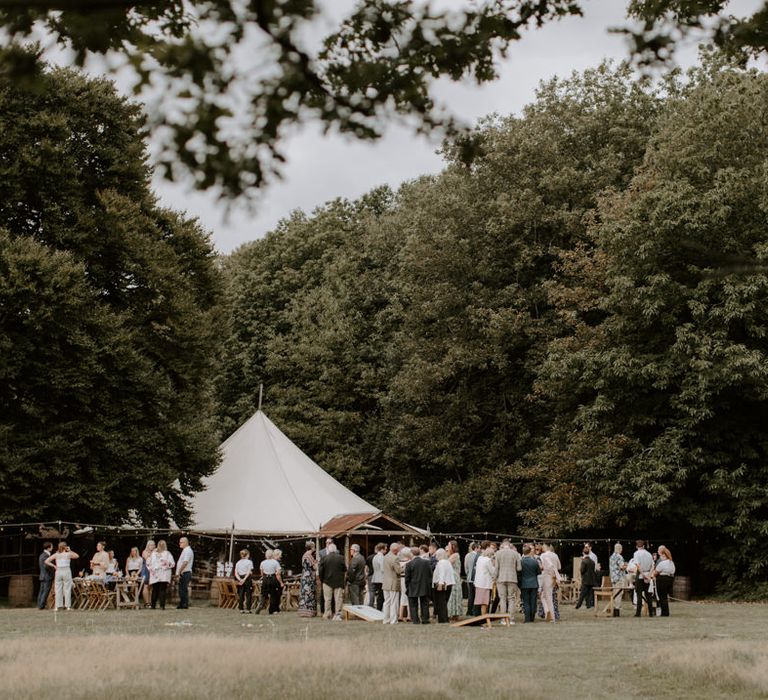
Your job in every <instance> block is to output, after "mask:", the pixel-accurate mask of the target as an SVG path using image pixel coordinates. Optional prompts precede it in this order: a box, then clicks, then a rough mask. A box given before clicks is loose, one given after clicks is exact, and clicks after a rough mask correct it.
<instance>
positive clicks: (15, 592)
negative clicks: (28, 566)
mask: <svg viewBox="0 0 768 700" xmlns="http://www.w3.org/2000/svg"><path fill="white" fill-rule="evenodd" d="M34 594H35V577H34V576H29V575H27V576H21V575H19V576H11V579H10V581H9V582H8V603H9V605H10V606H11V607H12V608H26V607H29V606H30V605H32V603H33V602H34V599H35V598H34Z"/></svg>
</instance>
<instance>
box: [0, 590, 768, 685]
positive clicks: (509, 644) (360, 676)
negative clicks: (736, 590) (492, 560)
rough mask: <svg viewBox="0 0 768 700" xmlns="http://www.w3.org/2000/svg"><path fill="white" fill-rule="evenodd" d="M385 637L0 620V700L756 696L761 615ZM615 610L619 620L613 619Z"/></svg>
mask: <svg viewBox="0 0 768 700" xmlns="http://www.w3.org/2000/svg"><path fill="white" fill-rule="evenodd" d="M562 612H563V620H562V621H561V622H560V623H559V624H556V625H552V624H545V623H543V622H542V623H536V624H533V625H522V624H520V623H518V624H517V625H515V626H514V627H512V628H509V629H507V628H502V627H496V628H493V629H481V628H461V629H453V628H450V627H448V626H447V625H437V624H433V625H431V626H429V627H426V626H418V627H417V626H416V625H409V624H404V623H403V624H398V625H396V626H394V627H390V626H385V625H381V624H368V623H365V622H349V623H344V622H324V621H322V620H319V619H313V620H305V619H302V618H299V617H298V616H297V615H296V614H295V613H281V614H280V615H277V616H272V617H269V616H266V615H265V614H263V613H262V615H259V616H255V615H240V614H238V613H237V612H235V611H227V610H218V609H216V608H209V607H198V608H192V609H190V610H186V611H177V610H167V611H164V612H161V611H150V610H140V611H119V612H118V611H109V612H102V613H91V612H87V611H74V612H70V613H58V614H56V613H53V612H50V611H37V610H10V609H3V610H0V697H2V698H14V699H19V700H21V699H25V698H35V700H46V699H47V698H61V697H66V698H89V700H90V699H92V698H94V697H99V698H104V697H106V698H109V699H110V700H122V699H123V698H130V699H131V700H154V699H155V698H158V699H159V698H163V699H164V700H176V699H177V698H178V699H181V698H184V699H187V698H191V699H196V698H219V697H221V698H280V699H281V700H282V699H291V698H339V699H346V698H356V699H357V700H362V699H363V698H442V699H444V698H477V700H490V699H493V698H517V697H519V698H526V699H528V698H532V699H535V698H548V699H549V700H552V698H586V697H589V698H603V697H614V698H615V697H619V698H660V697H661V698H699V699H700V698H720V697H726V696H730V697H733V696H737V697H739V698H752V697H754V698H758V697H768V642H766V641H764V640H765V639H766V628H767V627H768V606H763V605H757V604H752V605H750V604H735V603H719V604H706V603H679V604H677V605H674V606H673V608H672V617H670V618H655V619H648V618H642V619H634V618H632V617H622V618H620V619H595V618H594V617H593V616H592V615H591V613H590V612H588V611H585V610H579V611H575V610H573V608H571V607H564V608H563V610H562ZM626 612H629V611H627V610H625V613H626Z"/></svg>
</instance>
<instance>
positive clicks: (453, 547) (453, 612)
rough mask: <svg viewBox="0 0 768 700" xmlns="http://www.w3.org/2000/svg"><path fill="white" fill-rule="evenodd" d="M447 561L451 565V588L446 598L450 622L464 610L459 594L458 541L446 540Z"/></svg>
mask: <svg viewBox="0 0 768 700" xmlns="http://www.w3.org/2000/svg"><path fill="white" fill-rule="evenodd" d="M447 554H448V561H449V562H451V566H452V567H453V588H451V597H450V598H449V599H448V617H449V618H450V620H451V622H456V621H457V620H458V619H459V618H460V617H461V614H462V612H463V611H464V597H463V596H462V594H461V555H460V554H459V543H458V542H457V541H456V540H451V541H450V542H448V548H447Z"/></svg>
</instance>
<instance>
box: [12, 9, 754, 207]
mask: <svg viewBox="0 0 768 700" xmlns="http://www.w3.org/2000/svg"><path fill="white" fill-rule="evenodd" d="M587 4H588V2H587V0H515V1H514V2H512V1H506V0H505V1H504V2H485V3H482V2H474V1H473V0H464V1H463V2H453V3H451V6H450V8H448V9H444V8H441V7H440V6H439V5H438V4H436V3H430V2H421V1H416V0H358V2H357V3H356V4H355V6H354V9H353V10H352V11H351V12H350V13H349V14H348V15H347V16H346V17H344V18H343V19H342V20H341V21H340V23H339V24H338V26H336V27H335V28H334V29H333V30H332V31H330V33H329V34H328V35H327V36H326V37H325V38H324V39H323V40H322V41H318V42H315V43H314V44H313V42H311V41H308V40H307V36H308V33H311V32H312V31H315V30H313V29H311V28H309V27H310V23H311V22H312V21H313V20H314V19H316V18H317V17H318V16H319V15H321V14H322V11H323V3H322V2H321V1H320V0H248V1H245V0H168V1H167V2H162V3H158V2H142V1H141V0H0V27H2V28H3V29H4V30H5V31H6V32H7V33H8V34H9V35H10V37H11V39H12V41H11V42H10V43H9V44H8V45H7V46H6V47H5V48H4V49H2V50H0V68H2V69H3V70H4V71H5V73H6V74H7V75H8V76H10V77H11V78H12V79H15V80H22V79H25V78H29V77H30V76H34V75H35V68H36V65H35V64H36V60H37V59H36V58H35V56H34V55H30V54H29V53H28V52H27V51H25V50H24V49H23V45H24V44H25V43H27V42H28V41H29V40H30V38H33V37H39V35H40V33H41V32H43V33H44V34H45V35H46V36H47V37H50V38H51V39H52V40H53V41H54V42H56V43H57V44H58V45H60V46H62V47H65V48H68V49H71V50H72V51H73V52H74V56H75V61H76V62H77V63H78V64H79V65H82V64H83V62H84V61H85V59H86V57H88V56H89V55H97V56H102V57H105V58H106V61H105V63H103V64H102V65H103V67H104V68H106V69H108V70H112V71H113V72H115V73H118V72H119V73H120V74H121V75H122V76H126V75H132V76H133V80H134V84H135V89H136V91H137V93H141V94H142V96H143V97H144V98H145V99H146V100H147V101H148V102H149V103H150V105H151V107H150V109H149V117H150V123H149V124H150V128H151V129H152V131H153V133H154V134H155V137H156V139H157V142H158V143H159V144H160V145H161V146H162V148H161V150H160V154H159V157H158V162H159V164H160V165H161V166H162V168H163V170H164V172H165V174H166V175H167V176H169V177H175V176H178V175H180V174H182V173H184V174H191V175H192V176H193V180H194V182H195V184H196V186H197V187H199V188H202V189H206V188H210V187H216V188H218V189H219V191H220V192H221V193H222V194H223V195H225V196H237V195H239V194H242V193H244V192H249V191H250V190H252V189H253V188H255V187H258V186H259V185H261V184H262V183H264V182H265V181H267V180H269V179H270V178H271V177H273V176H274V175H276V174H278V173H279V168H280V164H281V162H282V161H283V158H284V155H283V153H282V149H281V145H280V143H281V139H282V137H283V136H284V135H285V133H286V132H287V130H288V129H289V127H291V126H292V125H294V124H297V123H300V122H302V121H304V120H306V119H317V120H319V121H320V123H322V124H323V125H324V126H325V127H326V128H334V129H338V130H339V131H341V132H345V133H350V134H353V135H354V136H356V137H359V138H364V139H372V138H377V137H379V136H380V135H381V134H382V132H383V129H384V126H385V124H386V123H388V122H390V121H391V120H392V118H393V117H398V118H402V119H404V120H407V121H408V123H410V124H412V125H413V126H414V128H416V129H417V130H420V131H429V130H433V129H435V128H438V129H440V130H442V131H443V133H445V134H447V135H451V136H453V135H456V133H457V132H458V131H459V129H460V128H461V125H460V124H458V123H457V122H456V120H455V119H454V118H453V117H452V115H451V114H450V113H449V112H447V111H446V110H445V109H444V108H443V107H442V106H441V105H439V104H436V103H435V100H434V98H433V94H432V90H431V87H432V85H433V83H434V82H435V81H436V80H437V79H439V78H448V79H451V80H459V79H461V78H466V77H469V78H471V79H472V80H474V81H476V82H480V83H482V82H485V81H489V80H493V79H494V78H495V77H496V74H497V68H496V65H495V62H496V59H498V57H499V56H501V55H505V53H506V51H507V50H508V48H509V47H510V45H512V44H513V43H514V42H516V41H518V40H520V39H521V38H522V37H523V35H524V33H525V31H526V30H530V29H535V28H537V27H540V26H542V25H544V24H546V23H549V22H552V21H555V20H557V19H559V18H562V17H564V16H568V15H580V14H581V12H582V8H583V7H586V6H587ZM727 4H728V3H727V2H726V0H711V1H709V2H702V1H701V0H628V1H627V11H628V21H627V26H626V27H624V28H623V31H625V32H627V33H628V34H629V35H630V37H631V39H632V46H633V48H632V53H633V54H634V55H635V56H636V57H638V58H639V60H640V61H641V62H644V63H649V62H658V61H659V60H669V59H670V58H671V56H672V55H673V54H674V47H675V45H676V43H677V42H678V41H679V40H680V37H681V34H682V35H685V34H691V33H692V32H696V34H695V36H696V37H697V38H699V39H702V40H704V41H708V40H711V41H713V42H715V43H716V44H718V45H719V46H720V47H721V48H722V49H723V50H727V51H729V52H730V53H731V54H732V55H737V56H739V57H740V58H742V59H746V58H748V57H750V56H754V55H758V54H761V53H762V52H764V51H765V48H766V46H765V37H766V36H768V32H767V31H766V29H767V27H766V24H767V23H768V5H766V4H764V5H763V7H762V9H761V10H759V11H757V12H755V13H753V14H751V15H747V16H745V17H740V18H737V17H733V16H731V15H728V14H726V9H727ZM617 29H619V30H621V29H622V28H617ZM36 32H37V33H36ZM110 67H111V68H110Z"/></svg>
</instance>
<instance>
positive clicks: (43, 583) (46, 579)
mask: <svg viewBox="0 0 768 700" xmlns="http://www.w3.org/2000/svg"><path fill="white" fill-rule="evenodd" d="M52 553H53V544H52V543H50V542H46V543H45V544H44V545H43V551H42V553H41V554H40V556H39V557H38V558H37V565H38V567H39V568H40V594H39V595H38V596H37V607H38V609H40V610H45V606H46V604H47V603H48V594H49V593H50V592H51V584H52V583H53V571H54V570H53V568H52V567H50V566H46V565H45V560H46V559H48V557H50V556H51V554H52Z"/></svg>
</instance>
